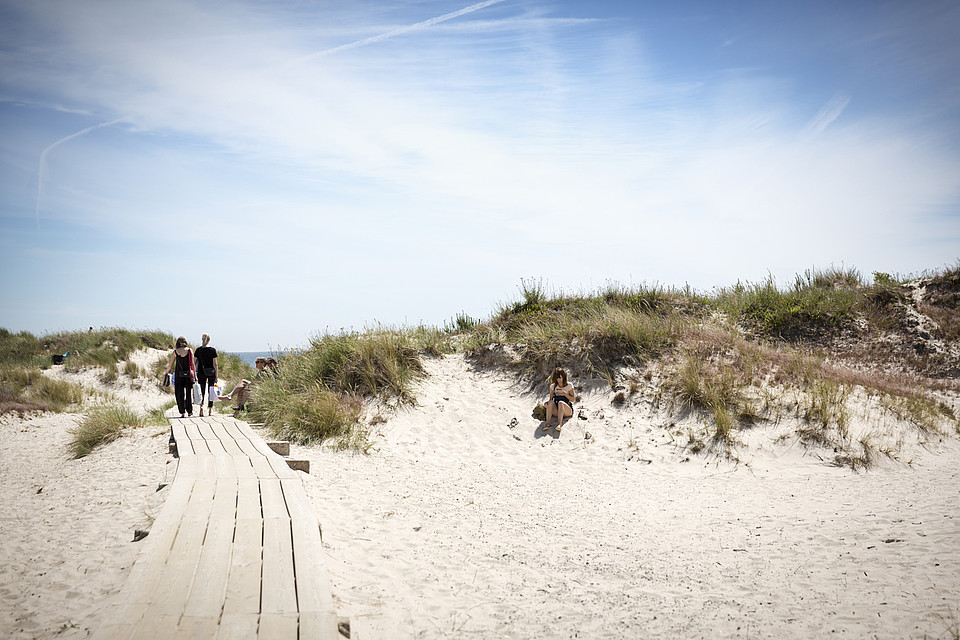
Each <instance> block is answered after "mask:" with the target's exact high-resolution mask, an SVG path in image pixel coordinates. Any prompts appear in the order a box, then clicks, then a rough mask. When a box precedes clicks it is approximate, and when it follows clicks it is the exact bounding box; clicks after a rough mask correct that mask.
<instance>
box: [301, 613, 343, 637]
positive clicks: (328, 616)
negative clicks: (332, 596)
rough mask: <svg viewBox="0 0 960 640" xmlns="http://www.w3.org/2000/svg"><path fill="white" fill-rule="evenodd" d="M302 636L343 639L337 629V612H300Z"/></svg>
mask: <svg viewBox="0 0 960 640" xmlns="http://www.w3.org/2000/svg"><path fill="white" fill-rule="evenodd" d="M300 638H309V639H310V640H343V636H342V635H340V632H339V630H338V629H337V614H336V613H335V612H334V611H332V610H331V611H326V612H322V613H311V612H304V611H301V612H300Z"/></svg>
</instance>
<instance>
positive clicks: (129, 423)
mask: <svg viewBox="0 0 960 640" xmlns="http://www.w3.org/2000/svg"><path fill="white" fill-rule="evenodd" d="M147 424H148V420H147V418H146V417H144V416H141V415H140V414H138V413H137V412H135V411H133V410H132V409H130V408H128V407H124V406H116V405H110V406H102V407H95V408H94V409H92V410H91V411H90V412H89V413H87V415H86V416H85V417H84V418H83V420H81V421H80V424H79V425H78V426H77V427H76V428H75V429H71V430H70V433H71V435H72V436H73V439H72V440H71V441H70V451H71V453H72V454H73V457H74V458H82V457H84V456H86V455H89V454H90V453H91V452H92V451H93V450H94V449H95V448H97V447H99V446H101V445H104V444H108V443H110V442H113V441H114V440H116V439H117V438H119V437H120V436H121V435H122V434H123V430H124V429H133V428H137V427H143V426H146V425H147Z"/></svg>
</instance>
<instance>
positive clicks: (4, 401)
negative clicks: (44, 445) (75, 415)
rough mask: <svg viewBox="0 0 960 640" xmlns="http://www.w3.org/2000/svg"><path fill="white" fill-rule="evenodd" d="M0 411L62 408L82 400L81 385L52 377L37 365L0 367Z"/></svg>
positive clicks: (69, 406)
mask: <svg viewBox="0 0 960 640" xmlns="http://www.w3.org/2000/svg"><path fill="white" fill-rule="evenodd" d="M0 390H2V396H0V411H2V412H6V411H13V412H17V413H24V412H27V411H56V412H60V411H65V410H67V409H70V408H73V407H77V406H79V405H80V404H81V403H83V397H84V391H83V387H81V386H80V385H78V384H74V383H72V382H67V381H65V380H54V379H52V378H48V377H47V376H45V375H43V372H42V371H41V370H40V369H37V368H31V367H27V366H23V365H17V364H4V365H2V366H0Z"/></svg>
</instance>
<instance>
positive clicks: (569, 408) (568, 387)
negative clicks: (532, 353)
mask: <svg viewBox="0 0 960 640" xmlns="http://www.w3.org/2000/svg"><path fill="white" fill-rule="evenodd" d="M576 400H577V392H576V391H574V390H573V385H572V384H570V383H569V382H567V372H566V371H564V370H563V369H560V368H559V367H558V368H557V369H554V370H553V375H551V376H550V399H549V400H547V402H546V403H545V404H544V406H545V407H546V409H547V421H546V423H545V424H544V425H543V428H544V430H546V429H549V428H550V422H551V421H552V420H553V416H554V415H556V416H557V431H560V428H561V427H562V426H563V419H564V418H570V417H572V416H573V403H574V402H576Z"/></svg>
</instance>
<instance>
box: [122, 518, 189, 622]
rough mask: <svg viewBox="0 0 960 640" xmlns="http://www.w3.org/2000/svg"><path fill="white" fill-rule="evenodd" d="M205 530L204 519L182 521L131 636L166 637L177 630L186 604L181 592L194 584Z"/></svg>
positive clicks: (184, 591) (183, 592) (186, 591)
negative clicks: (174, 595)
mask: <svg viewBox="0 0 960 640" xmlns="http://www.w3.org/2000/svg"><path fill="white" fill-rule="evenodd" d="M205 533H206V524H205V523H201V522H184V523H182V524H181V526H180V529H179V530H178V532H177V539H176V541H175V542H174V545H173V549H172V550H171V553H170V557H169V558H168V561H167V563H166V564H165V565H164V567H163V569H162V570H161V571H160V575H159V580H158V581H157V583H156V586H155V588H154V590H153V595H152V597H151V601H150V603H149V604H150V606H149V607H148V608H147V610H146V612H145V613H144V615H143V618H141V619H140V622H139V624H138V625H137V629H136V631H135V632H134V634H133V637H134V638H143V639H147V638H169V637H171V636H172V635H173V633H174V632H175V631H176V629H177V624H178V622H179V619H180V616H181V614H182V613H183V608H184V605H185V601H184V597H183V595H185V594H187V593H189V592H190V587H191V585H192V584H193V580H194V577H195V575H196V570H197V559H198V557H199V555H200V550H201V548H202V546H203V537H204V534H205ZM171 594H177V597H171Z"/></svg>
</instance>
